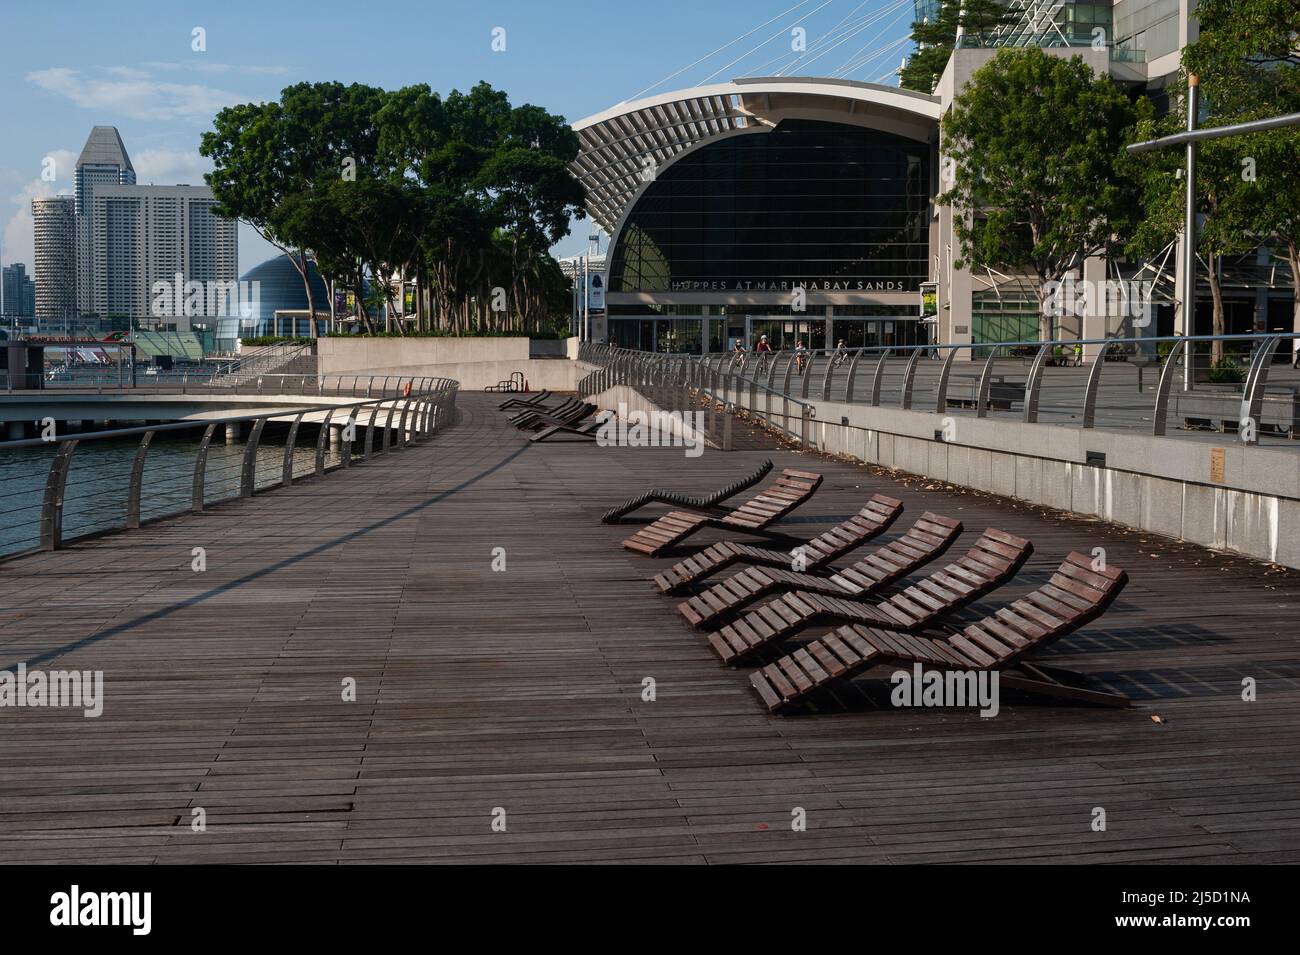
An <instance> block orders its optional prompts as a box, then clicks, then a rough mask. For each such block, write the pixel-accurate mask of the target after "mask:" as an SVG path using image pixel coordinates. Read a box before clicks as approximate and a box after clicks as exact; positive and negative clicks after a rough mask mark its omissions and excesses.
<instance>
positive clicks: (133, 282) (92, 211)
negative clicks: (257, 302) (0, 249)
mask: <svg viewBox="0 0 1300 955" xmlns="http://www.w3.org/2000/svg"><path fill="white" fill-rule="evenodd" d="M75 187H76V188H75V197H76V218H77V229H76V238H77V255H76V260H77V270H76V281H77V303H78V306H79V308H80V311H81V314H82V315H85V316H93V317H97V318H100V319H131V320H135V321H145V322H149V321H150V320H155V321H156V323H157V324H163V325H175V327H176V328H177V329H178V330H182V331H183V330H186V329H188V328H189V327H190V325H191V321H190V320H191V319H193V318H196V317H200V316H209V315H214V314H222V313H223V312H222V311H221V309H222V308H223V307H224V306H222V305H221V304H220V303H217V302H215V301H213V300H212V298H211V297H210V296H207V295H204V296H202V301H201V302H199V301H198V300H197V299H194V298H190V300H189V302H190V307H188V308H187V307H185V306H186V299H185V297H184V295H183V293H184V287H185V285H186V283H194V282H198V283H203V284H204V285H207V284H208V283H212V284H218V285H219V284H224V283H232V284H233V283H235V282H236V279H237V277H238V274H239V273H238V269H239V262H238V259H239V253H238V239H237V232H236V227H235V223H234V222H233V221H232V220H228V219H221V218H219V217H217V216H215V215H213V214H212V208H213V206H214V205H215V204H216V200H215V198H214V197H213V195H212V191H211V190H210V189H208V188H207V187H206V186H183V185H182V186H141V185H137V184H136V174H135V167H134V166H132V165H131V159H130V157H129V156H128V155H127V152H126V147H125V145H124V144H123V143H122V137H121V136H120V135H119V134H118V131H117V129H116V128H114V127H112V126H96V127H95V128H94V129H92V130H91V132H90V137H89V138H88V139H87V140H86V145H85V147H84V148H83V149H82V150H81V155H80V157H78V159H77V168H76V177H75ZM158 282H166V283H168V287H169V290H170V291H171V294H170V295H169V296H168V299H167V303H166V307H165V308H164V309H163V310H162V312H161V313H160V312H159V309H158V308H156V307H155V304H156V301H157V299H158V296H157V295H156V294H155V285H156V283H158ZM173 286H179V288H172V287H173ZM195 306H197V307H195Z"/></svg>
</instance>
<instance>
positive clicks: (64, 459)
mask: <svg viewBox="0 0 1300 955" xmlns="http://www.w3.org/2000/svg"><path fill="white" fill-rule="evenodd" d="M76 450H77V439H76V438H72V439H70V440H67V441H61V442H59V450H58V451H56V452H54V460H53V461H51V462H50V470H49V473H48V474H47V475H46V476H45V496H44V498H43V499H42V501H41V550H58V549H59V546H60V545H61V544H62V543H63V494H64V492H65V491H66V490H67V488H68V469H69V468H71V466H72V454H73V452H74V451H76Z"/></svg>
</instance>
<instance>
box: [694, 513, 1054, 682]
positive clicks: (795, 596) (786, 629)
mask: <svg viewBox="0 0 1300 955" xmlns="http://www.w3.org/2000/svg"><path fill="white" fill-rule="evenodd" d="M1033 552H1034V546H1033V545H1032V544H1031V543H1029V541H1027V540H1025V539H1024V538H1022V537H1014V536H1012V535H1011V534H1005V533H1003V532H1002V531H997V530H992V529H990V530H987V531H985V532H984V533H983V534H982V535H981V536H980V539H979V540H978V541H977V542H976V543H975V546H974V547H972V548H971V549H970V550H969V551H968V552H967V553H966V555H965V556H964V557H962V558H961V559H960V560H958V561H956V562H955V563H951V564H949V565H947V566H946V567H944V568H943V570H939V571H936V572H934V573H933V574H931V575H930V576H928V577H926V578H924V579H923V580H919V581H917V582H916V583H915V584H913V585H912V586H910V587H908V588H907V589H906V590H903V591H902V592H900V593H897V594H895V595H893V596H892V597H890V598H889V599H888V600H885V601H883V602H881V603H879V604H872V603H867V602H865V601H862V600H854V599H849V598H846V597H844V596H842V595H841V596H830V595H827V594H824V593H816V592H813V591H809V590H797V591H795V592H793V593H788V594H784V595H783V596H781V597H779V598H777V599H776V600H774V601H772V603H770V604H767V605H766V606H763V607H759V608H758V609H757V610H754V611H751V612H750V613H747V614H745V615H744V616H743V617H741V618H740V619H739V620H736V621H735V622H734V623H732V624H729V625H728V626H725V627H723V628H722V629H721V630H720V631H718V632H717V633H711V634H709V644H710V645H711V646H712V647H713V649H714V651H715V652H716V653H717V654H718V656H719V657H720V658H721V659H722V662H723V663H735V662H737V661H738V660H740V659H742V658H744V657H748V656H750V655H752V654H753V653H754V652H755V651H757V650H759V649H761V648H763V647H768V646H770V645H771V644H773V643H775V642H777V641H778V640H784V639H785V638H786V637H789V636H791V635H792V634H794V633H797V632H798V631H800V630H802V629H803V628H805V627H809V626H812V625H813V624H816V623H826V622H836V623H856V624H862V625H865V626H869V627H879V628H883V629H886V630H920V629H922V628H924V627H928V626H930V625H931V624H933V623H934V622H935V621H937V620H939V619H940V618H941V617H944V616H946V615H947V614H950V613H953V612H954V611H956V610H958V609H960V608H961V607H964V606H966V605H967V604H969V603H972V602H974V601H976V600H978V599H979V598H980V597H983V596H984V595H985V594H987V593H990V592H991V591H993V590H996V589H997V588H998V587H1001V586H1002V585H1003V584H1004V583H1006V582H1007V581H1009V580H1010V579H1011V578H1012V577H1014V576H1015V575H1016V574H1017V573H1018V572H1019V571H1020V568H1021V567H1023V566H1024V563H1025V561H1026V560H1028V559H1029V555H1030V554H1032V553H1033Z"/></svg>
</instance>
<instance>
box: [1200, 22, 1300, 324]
mask: <svg viewBox="0 0 1300 955" xmlns="http://www.w3.org/2000/svg"><path fill="white" fill-rule="evenodd" d="M1197 19H1198V20H1199V22H1200V36H1199V38H1198V40H1197V42H1196V43H1194V44H1192V45H1190V46H1188V47H1187V48H1186V49H1185V50H1184V51H1183V64H1184V66H1185V68H1186V69H1187V70H1188V71H1190V72H1194V73H1197V74H1198V75H1199V76H1200V78H1201V87H1202V91H1203V94H1204V97H1205V101H1206V104H1207V105H1208V108H1209V110H1210V114H1211V120H1210V122H1209V123H1208V124H1207V125H1227V124H1231V123H1239V122H1246V121H1249V120H1253V119H1263V118H1266V117H1270V116H1280V115H1284V114H1287V113H1295V112H1300V66H1298V65H1297V59H1296V52H1295V51H1296V49H1297V45H1298V41H1297V37H1298V36H1300V4H1297V3H1296V2H1295V0H1201V2H1200V3H1199V4H1198V7H1197ZM1215 142H1216V143H1217V144H1218V145H1216V146H1215V147H1214V151H1213V152H1212V155H1216V154H1221V155H1223V156H1224V159H1223V163H1224V165H1225V166H1226V167H1228V168H1227V170H1226V172H1225V175H1226V176H1228V177H1230V178H1231V177H1233V173H1234V172H1235V173H1236V179H1235V180H1234V181H1233V183H1232V185H1233V192H1234V195H1236V197H1237V199H1238V200H1239V202H1240V203H1242V204H1243V205H1244V206H1245V209H1244V211H1243V212H1242V213H1241V220H1242V222H1241V227H1242V230H1243V232H1245V233H1247V234H1249V235H1250V236H1252V237H1253V238H1255V239H1258V240H1259V241H1260V242H1266V243H1272V244H1275V245H1278V246H1281V247H1282V248H1283V249H1284V250H1285V257H1286V259H1287V262H1288V264H1289V265H1290V268H1291V288H1292V295H1293V298H1294V303H1295V308H1294V314H1293V319H1292V328H1293V330H1295V331H1297V332H1300V174H1298V173H1297V170H1300V129H1297V128H1296V127H1284V128H1281V129H1273V130H1268V131H1266V132H1263V133H1256V134H1252V135H1250V136H1237V137H1229V138H1225V139H1222V140H1216V141H1215ZM1293 347H1294V348H1296V349H1297V350H1300V341H1297V342H1296V343H1294V345H1293Z"/></svg>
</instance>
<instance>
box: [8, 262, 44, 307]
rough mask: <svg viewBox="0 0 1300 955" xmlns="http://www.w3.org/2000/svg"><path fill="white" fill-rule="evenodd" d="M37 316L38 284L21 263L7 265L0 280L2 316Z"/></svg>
mask: <svg viewBox="0 0 1300 955" xmlns="http://www.w3.org/2000/svg"><path fill="white" fill-rule="evenodd" d="M35 314H36V283H35V282H33V281H32V280H31V278H30V277H29V276H28V275H27V266H25V265H23V263H21V262H15V263H13V264H12V265H6V266H5V267H4V269H3V278H0V316H3V317H5V318H27V319H30V318H32V317H34V316H35Z"/></svg>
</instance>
